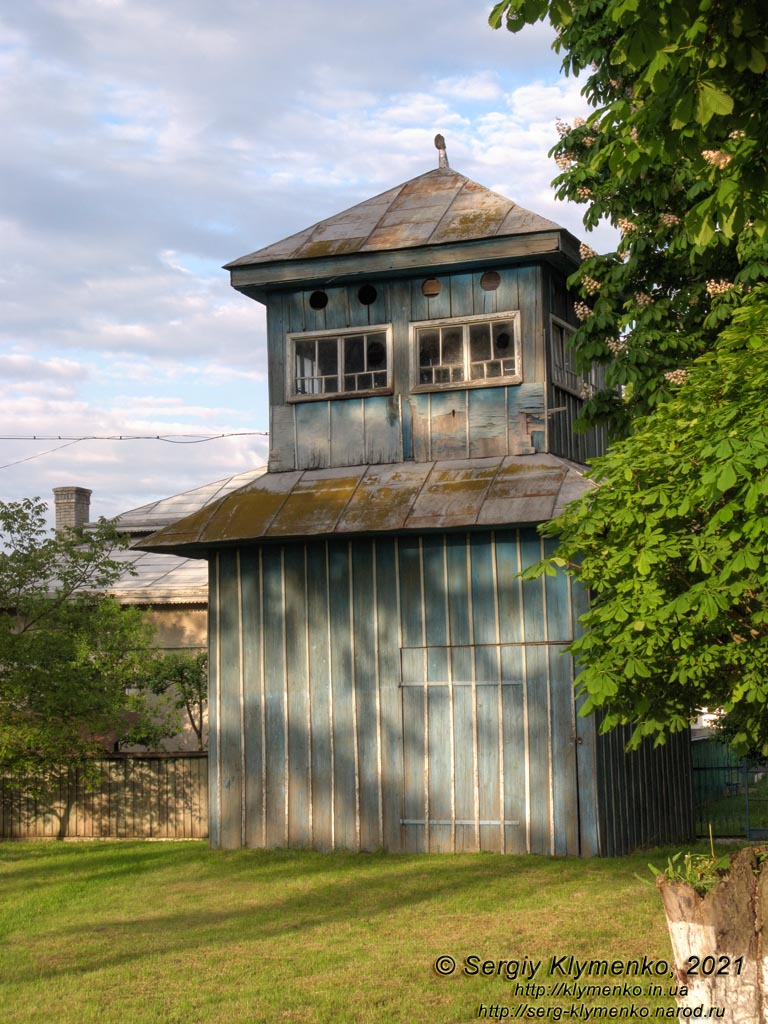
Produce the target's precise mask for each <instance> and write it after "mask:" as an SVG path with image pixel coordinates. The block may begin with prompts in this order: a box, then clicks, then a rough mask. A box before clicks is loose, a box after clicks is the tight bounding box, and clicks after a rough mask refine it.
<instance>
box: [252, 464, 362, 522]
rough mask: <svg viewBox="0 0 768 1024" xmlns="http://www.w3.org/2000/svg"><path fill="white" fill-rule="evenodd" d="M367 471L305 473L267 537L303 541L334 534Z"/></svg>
mask: <svg viewBox="0 0 768 1024" xmlns="http://www.w3.org/2000/svg"><path fill="white" fill-rule="evenodd" d="M366 468H367V467H365V466H354V467H349V468H347V467H345V468H344V469H318V470H314V471H313V472H309V473H304V474H303V475H302V477H301V479H300V480H299V481H298V482H297V483H296V485H295V486H294V487H293V489H292V490H291V493H290V494H289V496H288V498H287V499H286V501H285V504H284V505H283V506H282V508H281V509H280V514H279V515H278V516H276V517H275V519H274V521H273V522H272V524H271V525H270V527H269V529H268V530H267V531H266V534H267V536H270V537H302V536H317V535H318V534H328V533H333V532H334V531H335V529H336V525H337V523H338V522H339V520H340V519H341V517H342V515H343V514H344V511H345V510H346V508H347V506H348V505H349V502H350V501H351V500H352V496H353V495H354V493H355V490H356V489H357V486H358V484H359V483H360V480H361V479H362V476H363V474H364V473H365V470H366Z"/></svg>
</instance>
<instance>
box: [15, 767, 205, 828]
mask: <svg viewBox="0 0 768 1024" xmlns="http://www.w3.org/2000/svg"><path fill="white" fill-rule="evenodd" d="M207 835H208V756H207V754H205V753H203V754H198V753H184V754H117V755H111V756H109V757H105V758H104V760H103V761H102V762H101V778H100V781H99V783H98V785H96V786H95V787H94V788H90V789H89V788H88V787H87V786H86V785H85V782H84V780H83V779H82V778H81V777H80V774H79V773H78V772H76V771H73V772H72V773H71V774H70V775H69V777H68V778H66V779H62V780H61V781H60V782H59V783H58V784H57V785H56V786H54V787H53V788H52V790H51V792H50V793H48V794H47V795H46V796H45V798H37V799H35V798H32V797H30V796H26V795H24V794H22V795H19V794H18V793H15V792H13V791H12V790H11V789H9V787H8V786H7V785H4V784H3V782H2V781H1V780H0V838H2V839H75V838H77V839H205V838H206V837H207Z"/></svg>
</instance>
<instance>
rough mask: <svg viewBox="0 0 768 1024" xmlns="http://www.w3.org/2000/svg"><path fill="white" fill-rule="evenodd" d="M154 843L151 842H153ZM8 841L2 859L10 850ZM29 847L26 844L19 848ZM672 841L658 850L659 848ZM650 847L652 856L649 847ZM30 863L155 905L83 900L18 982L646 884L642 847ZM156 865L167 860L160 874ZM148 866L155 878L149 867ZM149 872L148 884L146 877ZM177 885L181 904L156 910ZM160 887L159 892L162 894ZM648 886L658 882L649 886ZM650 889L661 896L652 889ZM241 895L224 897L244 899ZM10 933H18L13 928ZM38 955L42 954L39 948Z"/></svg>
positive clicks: (167, 852)
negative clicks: (407, 916)
mask: <svg viewBox="0 0 768 1024" xmlns="http://www.w3.org/2000/svg"><path fill="white" fill-rule="evenodd" d="M153 845H154V844H153ZM6 852H7V851H6V848H0V861H1V860H2V859H3V856H4V854H5V853H6ZM19 852H20V853H21V852H22V851H19ZM663 852H664V851H654V853H655V854H656V859H658V856H659V855H663ZM641 856H642V857H643V861H642V863H643V866H644V864H645V862H646V859H647V855H645V854H643V855H641ZM14 860H15V861H16V864H17V867H18V870H17V871H16V870H11V871H10V872H8V875H7V879H6V881H8V880H12V879H13V877H14V876H15V877H16V878H17V880H19V881H23V883H24V885H25V886H26V885H27V884H28V883H29V880H30V873H29V871H28V870H26V869H31V868H32V865H29V864H26V865H22V864H19V863H18V860H17V859H16V858H14ZM33 860H37V865H36V867H35V868H34V869H33V871H32V874H33V876H37V877H38V879H39V881H40V882H41V883H43V882H45V881H46V879H44V877H43V876H44V875H45V874H46V873H47V874H48V879H47V881H48V882H49V883H50V884H51V885H53V884H56V881H57V879H56V878H51V875H52V874H53V875H56V876H58V883H59V884H61V885H63V884H65V883H66V882H69V881H71V880H73V873H74V878H75V879H76V880H77V882H78V883H82V882H83V881H86V882H93V883H95V884H96V885H97V886H98V885H99V883H101V882H102V881H103V880H105V879H106V880H113V879H115V878H118V877H120V876H136V877H137V878H141V879H142V885H143V886H144V887H143V889H142V893H143V900H144V901H145V905H146V906H147V907H148V910H147V912H139V913H136V914H135V915H134V916H131V917H129V918H126V917H123V918H122V919H120V920H114V919H107V918H108V911H107V912H100V911H99V910H98V909H94V901H95V906H96V907H97V908H98V894H97V893H96V892H94V893H93V894H92V901H91V904H89V906H88V907H87V908H86V907H78V908H77V913H78V914H79V915H81V916H82V921H81V922H79V923H76V924H65V925H63V926H60V927H57V926H56V924H55V923H54V922H52V923H51V926H50V928H47V929H43V930H41V931H38V932H36V934H35V935H34V936H33V937H32V938H31V940H28V941H27V944H28V945H30V944H31V945H32V948H33V958H35V954H34V948H35V946H38V945H39V948H40V949H43V948H44V949H48V950H50V951H51V952H52V953H53V952H54V951H55V955H54V956H53V957H51V958H49V957H46V958H45V960H44V961H43V962H36V963H34V964H29V963H28V964H25V965H24V966H21V965H19V967H18V968H17V969H15V970H13V971H12V977H13V980H14V981H17V982H26V981H33V980H40V979H48V980H55V979H57V978H62V977H65V976H79V975H83V976H86V975H89V974H91V973H93V972H94V971H102V970H105V969H107V970H108V969H110V968H114V967H119V966H121V965H129V964H137V963H139V962H141V961H144V960H146V959H155V958H157V957H163V956H169V955H170V956H179V955H183V954H189V953H191V952H193V951H194V952H197V953H199V952H200V951H201V950H205V951H206V952H207V953H209V954H211V955H213V956H216V955H217V952H216V951H217V948H218V949H219V950H220V954H218V955H223V954H225V953H226V949H227V947H229V946H230V945H232V944H233V943H236V944H237V945H242V944H243V943H245V944H248V943H253V944H254V945H258V944H259V943H262V942H265V941H266V942H269V943H271V944H272V945H273V946H274V948H289V947H290V940H291V937H293V938H294V939H295V938H296V937H297V936H302V937H304V938H307V937H310V938H311V937H312V933H315V934H317V935H318V936H323V935H324V934H326V933H331V932H332V931H333V929H334V928H337V927H342V928H344V927H350V926H351V927H355V926H357V925H364V924H365V923H367V922H371V923H376V922H378V921H380V920H381V919H382V918H385V917H388V916H391V915H396V914H397V913H398V912H400V911H404V910H408V911H416V910H418V909H419V908H421V907H422V906H424V905H426V904H430V907H429V913H430V915H432V916H433V918H434V920H435V921H439V920H440V919H441V914H442V915H448V916H451V915H456V914H460V913H463V912H466V913H470V914H474V915H477V914H485V913H488V914H493V915H496V916H498V915H499V914H504V913H508V914H509V915H510V916H511V917H512V918H514V917H515V915H516V914H517V913H523V914H527V913H533V912H535V911H536V910H537V909H539V910H540V903H541V902H542V901H543V900H546V904H547V908H548V913H552V914H556V913H559V911H560V908H562V911H563V912H564V913H569V912H570V901H571V898H572V896H573V893H574V891H575V890H576V889H580V888H585V889H588V890H590V891H593V890H594V891H595V893H598V892H599V891H600V890H601V889H602V890H603V891H605V892H608V891H609V890H610V889H611V888H612V887H613V892H614V895H613V899H614V902H615V899H616V890H615V886H616V884H617V883H620V884H621V885H622V886H624V885H627V884H629V885H631V886H635V887H636V886H637V883H636V881H635V880H634V879H633V874H634V873H635V872H636V871H637V870H638V867H639V864H638V859H637V858H636V857H633V858H626V859H622V860H621V861H615V860H614V861H607V860H603V861H579V860H557V859H552V858H545V857H514V858H513V857H501V856H498V855H489V854H485V855H484V854H471V855H445V856H443V855H434V856H431V857H424V856H423V855H415V856H403V855H387V854H372V855H365V854H343V853H333V854H319V853H308V852H307V853H305V852H298V851H282V850H280V851H261V850H259V851H256V850H238V851H232V852H227V851H209V850H207V849H206V848H205V847H203V846H201V845H199V844H184V845H183V846H181V845H180V846H178V847H177V846H176V845H175V844H174V846H173V847H172V848H171V849H168V847H157V848H154V849H153V846H148V845H146V844H133V843H132V844H129V848H125V847H122V848H121V847H120V846H119V845H110V846H105V847H99V846H90V845H89V846H88V847H87V848H86V849H84V848H82V847H80V848H77V849H74V848H71V849H68V848H62V847H61V846H59V847H57V849H56V853H55V856H50V857H45V856H40V857H39V858H35V857H33ZM153 869H159V870H158V874H157V875H156V876H155V878H154V881H152V871H153ZM147 876H149V877H147ZM145 878H146V884H145V883H144V879H145ZM167 885H172V886H173V893H174V897H173V898H174V899H175V900H176V901H177V902H178V905H179V909H178V910H174V911H173V912H170V913H168V912H166V913H163V912H159V913H153V912H152V906H153V905H154V906H157V907H161V906H162V904H163V901H165V900H167V899H168V895H167V893H166V892H165V891H164V889H165V887H166V886H167ZM153 890H154V893H153ZM649 892H650V891H649ZM649 898H655V897H654V896H650V895H649ZM235 901H236V903H237V904H238V905H237V906H225V904H226V903H228V902H229V903H232V902H235ZM9 937H10V936H9ZM35 959H36V958H35Z"/></svg>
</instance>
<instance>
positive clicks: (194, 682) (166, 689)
mask: <svg viewBox="0 0 768 1024" xmlns="http://www.w3.org/2000/svg"><path fill="white" fill-rule="evenodd" d="M145 685H146V688H147V689H148V691H149V692H150V693H153V694H154V695H155V696H157V697H162V698H164V699H165V702H166V704H170V707H171V709H172V710H173V711H175V712H176V715H177V718H176V724H175V727H174V728H173V729H172V730H171V731H172V732H178V731H179V730H180V728H181V721H180V720H179V718H178V714H179V712H183V713H184V714H185V715H186V721H187V722H188V723H189V725H190V726H191V727H192V730H193V732H194V734H195V737H196V739H197V749H198V750H205V747H206V743H205V708H206V705H207V703H208V655H207V653H206V652H205V651H199V652H187V651H171V652H169V653H167V654H161V655H158V656H157V657H156V658H155V659H154V660H153V661H152V663H151V665H150V666H149V667H148V671H147V673H146V675H145Z"/></svg>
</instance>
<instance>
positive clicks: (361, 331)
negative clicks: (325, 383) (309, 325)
mask: <svg viewBox="0 0 768 1024" xmlns="http://www.w3.org/2000/svg"><path fill="white" fill-rule="evenodd" d="M369 334H384V335H385V338H386V341H385V344H386V351H387V365H386V370H385V372H386V375H387V383H386V385H383V386H381V387H377V388H365V389H361V390H359V391H345V390H340V391H328V392H324V393H323V394H318V395H302V394H299V393H298V392H297V390H296V380H297V378H296V343H297V342H301V341H331V340H333V339H334V338H335V339H336V341H337V345H338V366H339V372H338V374H337V376H338V378H339V380H340V381H342V380H343V378H344V376H345V374H344V372H343V369H342V368H343V362H344V340H345V338H354V337H358V336H362V337H365V336H366V335H369ZM286 339H287V341H286V369H287V373H286V380H285V388H286V396H285V397H286V401H288V402H328V401H335V400H336V399H346V398H366V397H369V396H372V395H391V394H392V325H391V324H365V325H363V326H361V327H343V328H341V329H340V330H324V331H299V332H292V333H290V334H288V335H287V336H286ZM361 372H374V371H361ZM376 372H378V373H380V372H381V371H380V370H379V371H376ZM329 376H330V375H329Z"/></svg>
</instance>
